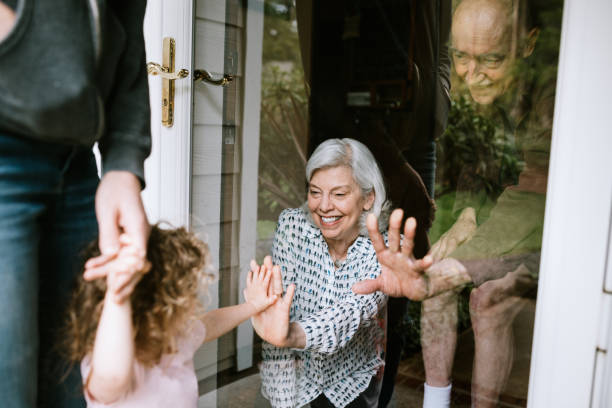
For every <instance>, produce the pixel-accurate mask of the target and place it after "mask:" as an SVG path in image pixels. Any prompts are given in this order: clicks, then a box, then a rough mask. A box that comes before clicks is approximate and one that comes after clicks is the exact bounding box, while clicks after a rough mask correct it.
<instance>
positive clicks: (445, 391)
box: [423, 383, 453, 408]
mask: <svg viewBox="0 0 612 408" xmlns="http://www.w3.org/2000/svg"><path fill="white" fill-rule="evenodd" d="M452 387H453V384H452V383H451V384H448V385H447V386H446V387H432V386H431V385H428V384H427V383H425V395H424V396H423V408H449V407H450V397H451V388H452Z"/></svg>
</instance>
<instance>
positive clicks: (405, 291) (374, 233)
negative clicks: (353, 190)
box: [353, 209, 432, 300]
mask: <svg viewBox="0 0 612 408" xmlns="http://www.w3.org/2000/svg"><path fill="white" fill-rule="evenodd" d="M402 217H403V211H402V210H401V209H395V210H394V211H393V213H392V214H391V217H390V218H389V245H388V246H387V245H385V241H384V239H383V237H382V235H381V234H380V231H379V230H378V220H377V219H376V217H375V216H374V215H372V214H370V215H368V218H367V221H366V225H367V227H368V232H369V234H370V239H371V240H372V244H373V246H374V249H375V250H376V256H377V257H378V262H380V265H381V266H382V272H381V274H380V275H379V276H378V278H376V279H370V280H364V281H361V282H357V283H356V284H355V285H353V292H355V293H356V294H360V295H365V294H369V293H373V292H376V291H381V292H383V293H385V294H387V295H389V296H393V297H401V296H404V297H407V298H408V299H411V300H423V299H425V298H426V297H427V295H428V281H427V277H426V275H425V273H424V271H425V269H427V268H428V267H429V266H430V265H431V263H432V260H431V257H430V256H429V255H427V256H425V257H424V258H423V259H415V257H414V256H413V255H412V249H413V247H414V234H415V230H416V220H415V219H414V218H408V219H407V220H406V224H405V227H404V241H403V242H401V243H400V241H401V237H400V228H401V223H402Z"/></svg>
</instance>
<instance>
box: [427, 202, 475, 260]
mask: <svg viewBox="0 0 612 408" xmlns="http://www.w3.org/2000/svg"><path fill="white" fill-rule="evenodd" d="M476 228H477V225H476V211H474V209H473V208H472V207H467V208H465V209H464V210H463V211H462V212H461V214H460V215H459V218H457V221H455V223H454V224H453V226H452V227H450V229H449V230H448V231H446V232H445V233H444V234H442V236H441V237H440V238H439V239H438V241H437V242H436V243H435V244H433V245H432V246H431V249H430V250H429V255H430V256H431V258H432V260H433V262H437V261H439V260H441V259H444V258H446V257H447V256H448V255H449V254H450V253H451V252H453V251H454V250H455V249H457V247H458V246H459V245H461V244H463V243H464V242H467V241H469V240H470V239H471V238H472V237H473V236H474V233H475V232H476Z"/></svg>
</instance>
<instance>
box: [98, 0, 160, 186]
mask: <svg viewBox="0 0 612 408" xmlns="http://www.w3.org/2000/svg"><path fill="white" fill-rule="evenodd" d="M108 8H109V9H108V10H107V12H108V13H107V15H108V18H109V19H111V18H115V19H117V20H118V22H119V24H120V25H121V26H122V27H123V29H124V32H125V38H124V40H125V44H124V47H123V53H122V55H121V58H120V60H119V62H118V66H117V68H116V74H115V77H114V82H113V86H112V90H111V93H110V95H109V98H108V99H107V101H106V106H105V108H106V109H105V110H106V115H107V117H106V132H105V134H104V136H103V137H102V138H101V139H100V141H99V147H100V153H101V154H102V172H103V174H105V173H107V172H109V171H112V170H125V171H129V172H131V173H133V174H135V175H136V176H138V177H139V178H140V181H141V183H142V185H143V187H144V161H145V159H146V158H147V156H148V155H149V153H150V151H151V129H150V126H151V125H150V120H151V113H150V107H149V85H148V79H147V71H146V61H145V45H144V35H143V22H144V14H145V8H146V2H145V1H142V0H132V1H128V2H118V1H111V2H109V3H108ZM109 25H110V24H109ZM113 46H117V44H108V43H106V44H103V47H113Z"/></svg>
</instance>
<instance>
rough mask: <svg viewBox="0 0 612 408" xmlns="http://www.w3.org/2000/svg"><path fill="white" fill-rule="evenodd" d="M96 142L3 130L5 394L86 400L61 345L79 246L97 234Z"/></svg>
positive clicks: (57, 401) (19, 399)
mask: <svg viewBox="0 0 612 408" xmlns="http://www.w3.org/2000/svg"><path fill="white" fill-rule="evenodd" d="M97 185H98V176H97V171H96V164H95V159H94V156H93V154H92V152H91V149H88V148H85V147H75V146H62V145H57V144H51V143H45V142H39V141H33V140H28V139H25V138H21V137H15V136H11V135H7V134H3V133H0V260H1V261H0V262H1V263H0V401H2V402H1V404H2V406H3V407H7V408H26V407H27V408H31V407H35V406H38V407H84V406H85V401H84V400H83V397H82V386H81V384H82V383H81V379H80V374H79V367H78V366H74V367H72V369H70V372H69V374H68V377H67V378H66V380H64V381H61V380H62V377H63V375H64V374H66V373H67V372H68V366H67V364H66V363H64V362H63V361H62V360H61V359H60V357H59V356H58V353H57V344H58V330H59V329H60V328H61V327H62V324H63V322H64V318H65V315H64V313H65V306H66V302H67V300H68V299H69V295H70V292H71V289H72V285H73V282H74V278H75V275H76V274H77V273H80V271H79V263H80V262H82V261H81V260H80V259H79V251H80V250H81V249H82V248H84V246H85V245H86V244H87V243H88V242H90V241H91V240H93V239H95V238H96V236H97V223H96V218H95V207H94V199H95V192H96V188H97Z"/></svg>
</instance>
